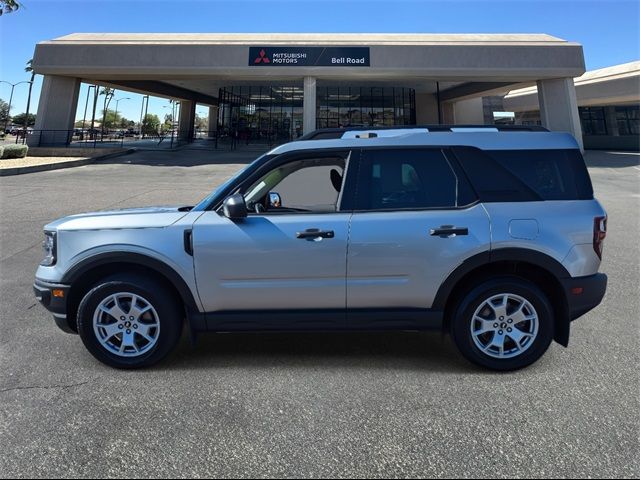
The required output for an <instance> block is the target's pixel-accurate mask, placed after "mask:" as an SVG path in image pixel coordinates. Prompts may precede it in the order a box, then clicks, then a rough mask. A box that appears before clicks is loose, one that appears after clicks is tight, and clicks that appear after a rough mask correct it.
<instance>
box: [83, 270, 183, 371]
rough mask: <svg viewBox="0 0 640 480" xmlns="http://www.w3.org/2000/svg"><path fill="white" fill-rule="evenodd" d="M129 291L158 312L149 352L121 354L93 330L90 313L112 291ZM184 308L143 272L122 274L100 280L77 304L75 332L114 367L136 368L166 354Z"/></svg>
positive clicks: (179, 327)
mask: <svg viewBox="0 0 640 480" xmlns="http://www.w3.org/2000/svg"><path fill="white" fill-rule="evenodd" d="M121 292H129V293H133V294H136V295H139V296H141V297H143V298H144V299H145V300H146V301H148V302H149V303H150V304H151V305H152V307H153V308H154V309H155V311H156V312H157V316H158V321H159V324H160V330H159V334H158V336H157V341H156V343H155V345H153V347H152V348H150V349H149V351H147V352H145V353H143V354H141V355H139V356H135V357H123V356H119V355H117V354H115V353H112V352H110V351H109V350H107V348H106V347H104V346H103V345H102V344H101V343H100V341H99V340H98V338H97V337H96V333H95V332H94V326H93V316H94V312H95V311H96V309H97V308H98V306H99V305H100V304H101V303H102V302H103V301H104V300H105V299H106V298H108V297H109V296H111V295H113V294H115V293H121ZM183 319H184V311H183V309H182V307H181V305H180V302H179V301H178V299H177V298H175V295H174V294H173V292H172V291H171V290H170V289H169V288H167V287H166V286H165V285H164V284H162V283H160V282H157V281H155V280H152V279H150V278H147V277H145V276H142V275H135V274H121V275H117V276H112V277H108V278H105V279H103V280H101V281H99V282H98V283H97V284H96V285H94V287H93V288H92V289H91V290H90V291H89V292H88V293H87V294H86V295H85V296H84V298H83V299H82V301H81V302H80V306H79V307H78V333H79V334H80V338H81V339H82V343H84V345H85V347H86V348H87V350H89V352H90V353H91V354H92V355H93V356H94V357H95V358H97V359H98V360H100V361H101V362H102V363H105V364H106V365H109V366H110V367H114V368H121V369H136V368H144V367H149V366H151V365H154V364H155V363H157V362H159V361H160V360H162V359H163V358H164V357H165V356H167V355H168V354H169V353H170V352H171V351H172V350H173V349H174V347H175V346H176V344H177V343H178V341H179V340H180V336H181V333H182V325H183V323H184V322H183Z"/></svg>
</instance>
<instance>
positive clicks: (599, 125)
mask: <svg viewBox="0 0 640 480" xmlns="http://www.w3.org/2000/svg"><path fill="white" fill-rule="evenodd" d="M578 110H579V112H580V122H581V123H582V133H583V134H584V135H606V134H607V123H606V121H605V116H604V107H580V108H579V109H578Z"/></svg>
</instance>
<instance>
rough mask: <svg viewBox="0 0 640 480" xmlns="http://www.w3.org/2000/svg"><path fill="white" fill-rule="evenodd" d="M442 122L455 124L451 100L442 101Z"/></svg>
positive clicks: (454, 112)
mask: <svg viewBox="0 0 640 480" xmlns="http://www.w3.org/2000/svg"><path fill="white" fill-rule="evenodd" d="M441 109H442V123H443V124H444V125H455V123H456V108H455V104H454V103H453V102H442V105H441Z"/></svg>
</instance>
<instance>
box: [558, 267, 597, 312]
mask: <svg viewBox="0 0 640 480" xmlns="http://www.w3.org/2000/svg"><path fill="white" fill-rule="evenodd" d="M561 282H562V286H563V287H564V291H565V295H566V297H567V302H568V306H569V318H570V319H571V320H572V321H573V320H575V319H577V318H578V317H581V316H582V315H584V314H585V313H587V312H588V311H590V310H593V309H594V308H596V307H597V306H598V305H600V303H601V302H602V299H603V298H604V294H605V292H606V291H607V276H606V275H605V274H604V273H596V274H595V275H590V276H588V277H577V278H565V279H562V280H561ZM580 289H581V290H580Z"/></svg>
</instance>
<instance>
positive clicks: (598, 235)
mask: <svg viewBox="0 0 640 480" xmlns="http://www.w3.org/2000/svg"><path fill="white" fill-rule="evenodd" d="M606 236H607V217H606V216H605V217H595V218H594V219H593V250H594V251H595V252H596V255H598V258H599V259H600V260H602V249H603V247H604V245H603V243H604V239H605V237H606Z"/></svg>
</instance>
